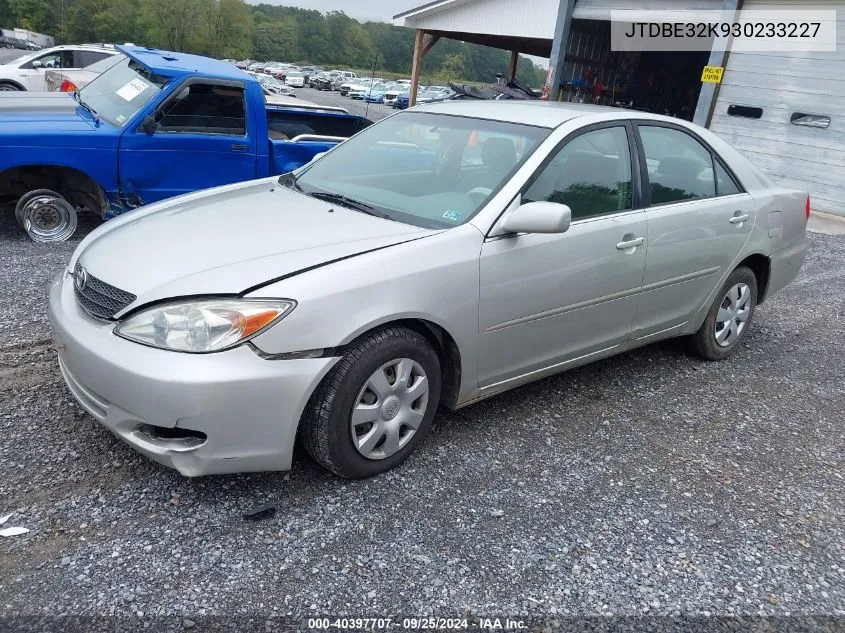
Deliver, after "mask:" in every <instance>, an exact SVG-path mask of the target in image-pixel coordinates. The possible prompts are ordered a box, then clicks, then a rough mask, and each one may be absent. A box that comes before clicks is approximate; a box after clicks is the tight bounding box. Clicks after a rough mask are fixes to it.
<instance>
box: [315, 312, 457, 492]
mask: <svg viewBox="0 0 845 633" xmlns="http://www.w3.org/2000/svg"><path fill="white" fill-rule="evenodd" d="M400 359H401V363H402V364H401V365H391V364H392V363H396V362H397V361H398V360H400ZM409 364H410V365H411V372H410V373H407V374H406V378H407V381H406V380H403V379H402V377H401V375H400V374H402V373H405V372H403V368H405V369H406V371H407V368H408V367H409ZM391 372H392V374H393V376H394V377H395V378H394V382H393V383H392V384H390V377H391ZM377 376H378V377H382V378H385V379H386V382H380V381H379V380H378V379H376V380H375V381H373V380H372V379H373V378H374V377H377ZM407 382H410V384H411V386H412V389H407V390H406V389H405V385H406V384H407ZM374 384H379V385H380V387H381V389H380V391H382V395H378V394H377V393H376V390H375V388H373V387H372V386H371V385H374ZM426 385H427V387H428V390H427V393H426V394H425V396H422V395H421V394H422V393H423V392H422V391H421V389H422V387H424V386H426ZM440 387H441V384H440V361H439V359H438V357H437V353H436V352H435V351H434V349H433V348H432V347H431V345H430V344H429V342H428V341H427V340H426V339H425V338H424V337H423V336H422V335H420V334H418V333H417V332H414V331H413V330H409V329H407V328H403V327H387V328H383V329H380V330H376V331H374V332H371V333H369V334H366V335H364V336H363V337H361V338H360V339H358V340H357V341H355V342H354V343H352V344H351V345H350V346H349V349H348V351H347V352H346V354H345V355H344V357H343V358H342V359H341V360H340V362H339V363H338V364H337V365H336V366H335V367H334V368H333V369H332V371H331V372H329V374H328V375H327V376H326V377H325V378H324V379H323V381H322V382H321V383H320V385H319V387H317V389H316V391H315V392H314V394H313V395H312V396H311V399H310V400H309V401H308V405H307V406H306V408H305V411H304V413H303V416H302V421H301V424H300V429H299V432H300V437H301V439H302V443H303V445H304V446H305V449H306V451H307V452H308V454H309V455H310V456H311V458H312V459H313V460H314V461H316V462H317V463H318V464H320V465H321V466H323V467H324V468H326V469H328V470H330V471H331V472H333V473H334V474H336V475H339V476H340V477H345V478H348V479H363V478H366V477H372V476H374V475H378V474H380V473H383V472H386V471H388V470H390V469H391V468H393V467H395V466H397V465H398V464H400V463H401V462H402V461H404V460H405V459H406V458H407V457H408V456H409V455H410V454H411V453H412V452H414V450H415V449H416V448H417V446H419V444H420V443H421V442H422V441H423V440H424V439H425V436H426V435H427V434H428V431H429V430H430V428H431V423H432V420H433V419H434V416H435V414H436V413H437V406H438V404H439V402H440ZM386 394H389V395H386ZM411 398H414V400H411ZM353 408H356V410H358V409H363V410H362V411H360V413H361V414H362V415H361V416H360V417H361V419H362V420H363V421H362V422H361V423H359V425H357V426H354V427H353V425H352V413H353ZM370 410H371V411H372V412H373V413H372V416H373V417H374V418H376V419H375V420H374V421H372V422H370V421H368V420H369V411H370ZM409 421H413V422H412V423H413V424H418V426H417V427H416V430H413V429H412V427H411V426H406V422H409ZM390 429H395V431H393V432H391V431H390ZM403 433H404V435H403ZM353 438H357V439H353ZM391 439H392V440H393V442H391V441H390V440H391ZM367 440H369V442H368V441H367ZM359 445H361V448H359ZM394 448H395V449H396V450H393V449H394Z"/></svg>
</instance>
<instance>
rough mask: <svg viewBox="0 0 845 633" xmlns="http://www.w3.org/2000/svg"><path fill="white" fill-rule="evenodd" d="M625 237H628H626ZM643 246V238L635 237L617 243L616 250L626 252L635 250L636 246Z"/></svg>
mask: <svg viewBox="0 0 845 633" xmlns="http://www.w3.org/2000/svg"><path fill="white" fill-rule="evenodd" d="M625 237H628V236H627V235H626V236H625ZM643 244H645V238H644V237H635V238H633V239H629V240H625V241H624V242H619V243H618V244H617V245H616V248H617V249H619V250H620V251H627V250H628V249H633V248H637V246H642V245H643Z"/></svg>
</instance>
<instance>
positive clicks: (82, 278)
mask: <svg viewBox="0 0 845 633" xmlns="http://www.w3.org/2000/svg"><path fill="white" fill-rule="evenodd" d="M87 284H88V271H87V270H85V269H84V268H83V267H82V266H77V267H76V270H75V271H74V273H73V285H74V286H76V289H77V290H78V291H79V292H82V291H83V290H85V286H86V285H87Z"/></svg>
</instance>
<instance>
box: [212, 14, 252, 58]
mask: <svg viewBox="0 0 845 633" xmlns="http://www.w3.org/2000/svg"><path fill="white" fill-rule="evenodd" d="M207 20H208V27H207V28H208V33H207V39H208V45H207V52H208V54H209V55H212V56H215V57H237V58H239V59H240V58H243V57H246V56H248V55H249V54H250V52H251V49H252V42H251V39H252V13H250V10H249V7H248V6H247V5H246V4H244V2H243V1H242V0H212V2H211V5H210V6H209V7H208V8H207Z"/></svg>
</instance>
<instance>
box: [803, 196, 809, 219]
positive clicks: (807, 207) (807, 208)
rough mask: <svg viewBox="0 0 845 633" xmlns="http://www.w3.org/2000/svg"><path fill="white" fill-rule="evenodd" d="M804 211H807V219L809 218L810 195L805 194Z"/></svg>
mask: <svg viewBox="0 0 845 633" xmlns="http://www.w3.org/2000/svg"><path fill="white" fill-rule="evenodd" d="M804 211H805V212H806V213H807V219H808V220H809V219H810V196H807V206H806V207H805V208H804Z"/></svg>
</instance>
